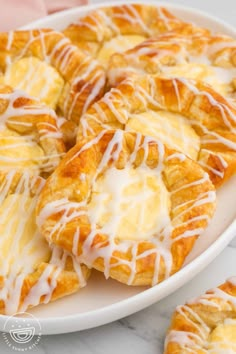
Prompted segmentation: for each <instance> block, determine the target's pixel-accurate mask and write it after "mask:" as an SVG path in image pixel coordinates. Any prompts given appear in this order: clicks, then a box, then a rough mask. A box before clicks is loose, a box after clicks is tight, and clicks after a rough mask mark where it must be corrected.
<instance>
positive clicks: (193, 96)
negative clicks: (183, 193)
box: [78, 75, 236, 187]
mask: <svg viewBox="0 0 236 354" xmlns="http://www.w3.org/2000/svg"><path fill="white" fill-rule="evenodd" d="M103 129H123V130H126V131H138V132H141V133H142V134H145V135H150V136H153V137H155V138H157V139H160V140H161V141H163V142H164V143H165V144H167V145H168V146H169V147H170V148H172V149H175V150H178V151H182V152H184V153H185V154H186V155H188V156H189V157H191V158H192V159H194V160H197V161H198V163H200V164H201V165H202V167H204V169H205V170H206V171H207V172H208V173H209V175H210V178H211V180H212V182H213V183H214V184H215V186H217V187H219V186H220V185H221V184H222V183H224V182H225V181H226V180H227V179H228V178H229V177H230V176H232V174H234V173H235V171H236V109H235V107H234V106H233V105H232V104H231V103H230V102H229V101H227V100H226V99H225V98H224V97H223V96H220V95H219V94H218V93H216V92H215V91H214V90H213V89H212V88H211V87H209V86H208V85H206V84H204V83H203V82H200V81H193V80H187V79H184V78H176V79H174V78H163V77H158V76H152V75H145V76H137V77H134V78H129V79H127V80H125V81H123V82H122V83H121V84H120V85H118V86H117V87H116V88H113V89H111V90H110V91H109V92H108V93H106V94H105V96H104V97H103V98H102V99H101V100H99V101H98V102H96V103H95V104H94V105H93V106H92V107H91V108H90V109H89V110H88V111H87V112H86V114H84V115H83V117H82V118H81V121H80V126H79V131H78V140H79V139H80V138H81V136H88V135H96V134H98V133H99V132H100V131H101V130H103Z"/></svg>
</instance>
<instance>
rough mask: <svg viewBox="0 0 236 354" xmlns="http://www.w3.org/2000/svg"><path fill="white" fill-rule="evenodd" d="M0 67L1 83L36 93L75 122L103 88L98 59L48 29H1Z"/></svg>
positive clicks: (102, 74) (29, 92) (102, 73)
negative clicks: (12, 30)
mask: <svg viewBox="0 0 236 354" xmlns="http://www.w3.org/2000/svg"><path fill="white" fill-rule="evenodd" d="M0 71H1V72H2V77H1V82H2V83H5V84H7V85H10V86H13V87H14V88H20V89H23V90H25V91H26V92H27V93H28V94H30V95H34V96H36V97H37V98H39V99H41V100H42V101H43V102H45V103H46V104H47V105H49V106H50V107H52V108H55V109H56V110H57V113H58V114H61V115H62V116H63V117H65V118H66V119H67V120H71V121H72V122H74V123H75V125H76V124H77V123H78V121H79V119H80V115H81V114H82V113H83V112H85V111H86V109H87V108H88V107H89V105H90V104H91V103H93V102H94V101H96V99H98V98H99V97H101V96H102V95H103V92H104V85H105V73H104V70H103V69H102V67H101V66H100V65H99V64H98V63H97V61H96V60H94V59H92V58H91V57H89V56H87V55H85V54H84V53H83V52H81V51H80V50H79V49H78V48H76V47H75V46H73V45H72V44H71V42H70V41H69V39H68V38H66V37H65V36H64V35H63V34H62V33H60V32H56V31H54V30H50V29H42V30H29V31H14V32H9V33H0ZM66 128H67V126H66V125H65V127H64V129H65V130H66ZM73 130H74V129H73Z"/></svg>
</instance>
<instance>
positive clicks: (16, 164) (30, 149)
mask: <svg viewBox="0 0 236 354" xmlns="http://www.w3.org/2000/svg"><path fill="white" fill-rule="evenodd" d="M64 153H65V147H64V143H63V139H62V134H61V133H60V131H59V129H58V127H57V116H56V114H55V112H54V111H53V110H52V109H50V108H48V107H47V106H46V105H44V104H43V103H41V102H39V101H38V100H37V99H35V98H32V97H31V96H29V95H28V94H26V93H25V92H23V91H21V90H13V89H12V88H10V87H9V86H2V85H0V170H1V171H11V170H12V169H18V170H24V169H27V170H29V171H30V172H31V173H32V174H34V175H35V174H41V175H43V176H47V175H48V174H50V173H51V172H52V171H54V169H55V168H56V166H57V165H58V163H59V161H60V160H61V159H62V157H63V155H64Z"/></svg>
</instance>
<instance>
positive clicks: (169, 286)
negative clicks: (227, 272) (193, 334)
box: [0, 1, 236, 334]
mask: <svg viewBox="0 0 236 354" xmlns="http://www.w3.org/2000/svg"><path fill="white" fill-rule="evenodd" d="M127 2H128V1H125V3H126V4H127ZM136 2H137V1H136ZM145 3H146V4H147V2H145ZM150 3H151V2H150ZM113 4H115V3H113V2H109V5H113ZM118 4H121V2H119V3H118ZM155 5H157V6H160V5H163V6H165V7H167V8H169V9H170V10H171V11H172V12H173V13H174V14H176V15H177V16H179V17H180V18H182V19H184V20H187V21H193V22H195V23H196V24H198V25H201V26H205V27H208V28H210V29H212V30H214V31H221V32H222V33H225V34H228V35H232V36H234V37H236V30H234V29H233V28H232V27H230V26H229V25H227V24H225V23H224V22H222V21H220V20H218V19H216V18H214V17H212V16H209V15H206V14H204V13H202V12H200V11H197V10H194V9H189V8H185V7H183V6H175V5H170V4H166V3H158V2H156V1H155ZM100 6H108V4H99V5H95V6H94V5H92V6H87V7H81V8H74V9H71V10H68V11H64V12H61V13H58V14H54V15H52V16H48V17H45V18H44V19H41V20H38V21H36V22H34V23H32V24H30V25H28V26H25V27H24V28H37V27H53V28H55V29H59V30H60V29H62V28H64V27H66V25H67V24H69V23H70V22H71V21H73V20H75V19H76V18H78V17H79V16H82V15H84V14H85V13H87V12H88V11H89V10H92V9H94V8H97V7H100ZM235 185H236V177H235V178H233V179H231V180H230V182H229V183H227V184H226V185H225V186H224V187H223V188H221V189H220V191H219V192H218V205H217V211H216V214H215V216H214V219H213V220H212V223H211V225H210V227H209V228H208V229H207V230H206V232H205V233H204V234H203V235H202V236H201V237H200V238H199V240H198V241H197V243H196V244H195V247H194V249H193V250H192V252H191V254H190V255H189V257H188V259H187V260H186V262H185V264H186V265H185V267H184V268H183V269H182V270H180V271H179V272H178V273H177V274H175V275H173V276H172V277H170V278H169V279H167V280H165V281H164V282H162V283H161V284H159V285H156V286H154V287H153V288H150V289H145V288H141V287H129V286H126V285H122V284H120V283H118V282H116V281H113V280H105V279H104V277H103V275H102V274H101V273H98V272H95V271H94V272H93V275H92V277H91V279H90V280H89V282H88V286H87V287H86V288H84V289H82V290H81V291H80V292H78V293H76V294H74V295H71V296H68V297H65V298H63V299H61V300H58V301H56V302H54V303H51V304H48V305H40V306H38V307H36V308H34V309H32V310H31V311H30V312H31V313H32V314H33V315H34V316H36V317H37V318H38V319H39V320H40V323H41V326H42V333H43V334H58V333H67V332H74V331H78V330H83V329H88V328H92V327H96V326H99V325H102V324H105V323H108V322H112V321H115V320H117V319H119V318H122V317H124V316H127V315H130V314H132V313H134V312H137V311H139V310H141V309H143V308H145V307H147V306H149V305H151V304H153V303H154V302H157V301H159V300H161V299H162V298H163V297H165V296H167V295H169V294H171V293H172V292H174V291H175V290H176V289H178V288H179V287H181V286H182V285H183V284H185V283H186V282H188V281H189V280H190V279H192V278H193V277H194V276H195V275H196V274H197V273H199V272H200V271H201V270H202V269H203V268H205V267H206V266H207V265H208V264H209V263H210V262H211V261H212V260H213V259H214V258H215V257H216V256H217V255H218V254H219V253H220V252H221V251H222V250H223V249H224V248H225V247H226V246H227V244H228V243H229V242H230V241H231V240H232V238H233V237H234V236H235V235H236V220H235V217H236V191H235ZM7 319H8V317H7V316H0V330H3V327H4V324H5V322H6V320H7Z"/></svg>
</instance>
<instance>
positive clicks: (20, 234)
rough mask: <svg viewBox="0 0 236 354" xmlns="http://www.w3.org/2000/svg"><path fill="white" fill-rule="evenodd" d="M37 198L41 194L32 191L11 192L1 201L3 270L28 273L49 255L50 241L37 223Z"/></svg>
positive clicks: (15, 273) (0, 259) (0, 226)
mask: <svg viewBox="0 0 236 354" xmlns="http://www.w3.org/2000/svg"><path fill="white" fill-rule="evenodd" d="M2 194H3V193H2ZM1 197H2V195H1ZM36 202H37V197H30V195H29V191H25V192H24V193H22V194H11V195H8V196H7V197H6V198H5V199H4V200H2V201H1V204H0V215H1V219H0V249H1V255H0V269H1V271H0V273H1V274H2V273H4V274H5V275H7V274H9V273H11V272H12V274H13V275H14V276H16V275H17V274H19V273H21V272H23V273H25V274H27V273H28V272H32V271H33V270H34V269H35V267H36V266H37V265H38V264H40V263H41V262H43V261H47V260H48V259H49V256H50V249H49V247H48V244H47V242H46V241H45V240H44V238H43V237H42V236H40V234H39V232H38V231H37V227H36V215H35V206H36Z"/></svg>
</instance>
